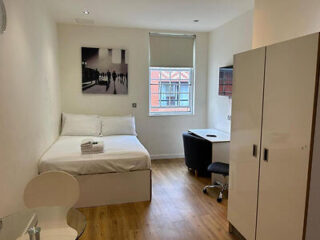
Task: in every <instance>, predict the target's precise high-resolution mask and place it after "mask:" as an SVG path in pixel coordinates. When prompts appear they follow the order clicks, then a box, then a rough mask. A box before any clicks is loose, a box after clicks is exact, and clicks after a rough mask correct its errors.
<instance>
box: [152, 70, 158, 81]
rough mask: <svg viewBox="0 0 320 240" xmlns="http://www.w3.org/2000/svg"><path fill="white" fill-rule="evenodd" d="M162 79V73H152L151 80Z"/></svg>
mask: <svg viewBox="0 0 320 240" xmlns="http://www.w3.org/2000/svg"><path fill="white" fill-rule="evenodd" d="M159 78H160V71H157V70H153V71H151V79H159Z"/></svg>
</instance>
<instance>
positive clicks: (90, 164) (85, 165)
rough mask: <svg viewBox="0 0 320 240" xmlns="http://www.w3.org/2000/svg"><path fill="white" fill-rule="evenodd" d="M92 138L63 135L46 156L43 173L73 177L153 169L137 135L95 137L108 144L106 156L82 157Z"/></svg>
mask: <svg viewBox="0 0 320 240" xmlns="http://www.w3.org/2000/svg"><path fill="white" fill-rule="evenodd" d="M85 138H88V136H61V137H59V138H58V140H57V141H56V142H55V143H54V144H53V145H52V146H51V147H50V148H49V150H48V151H47V152H46V153H45V154H44V155H43V156H42V158H41V160H40V162H39V172H40V173H42V172H46V171H52V170H57V171H65V172H68V173H70V174H73V175H84V174H99V173H110V172H128V171H135V170H145V169H150V168H151V160H150V155H149V153H148V151H147V150H146V149H145V148H144V147H143V145H142V144H141V143H140V142H139V140H138V139H137V137H135V136H127V135H121V136H107V137H92V138H93V139H94V140H97V141H103V142H104V153H98V154H85V155H83V154H81V148H80V144H81V141H82V140H83V139H85Z"/></svg>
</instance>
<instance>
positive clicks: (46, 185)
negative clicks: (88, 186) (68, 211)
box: [24, 171, 80, 208]
mask: <svg viewBox="0 0 320 240" xmlns="http://www.w3.org/2000/svg"><path fill="white" fill-rule="evenodd" d="M79 194H80V188H79V183H78V181H77V179H75V178H74V177H73V176H72V175H70V174H68V173H66V172H60V171H52V172H45V173H42V174H40V175H39V176H37V177H35V178H33V179H32V180H31V181H30V182H29V183H28V184H27V186H26V188H25V190H24V203H25V205H26V207H28V208H37V207H51V206H65V207H72V206H73V205H75V204H76V202H77V201H78V199H79Z"/></svg>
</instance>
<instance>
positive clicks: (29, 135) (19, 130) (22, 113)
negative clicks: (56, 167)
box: [0, 0, 60, 216]
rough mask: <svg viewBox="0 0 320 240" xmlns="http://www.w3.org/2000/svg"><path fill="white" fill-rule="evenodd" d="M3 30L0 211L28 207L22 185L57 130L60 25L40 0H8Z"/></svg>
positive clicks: (0, 48) (34, 171) (0, 40)
mask: <svg viewBox="0 0 320 240" xmlns="http://www.w3.org/2000/svg"><path fill="white" fill-rule="evenodd" d="M4 2H5V5H6V7H7V14H8V27H7V31H6V32H5V33H4V34H3V35H0V53H1V54H0V80H1V87H0V109H1V111H0V133H1V134H0V193H1V194H0V216H4V215H6V214H10V213H12V212H14V211H17V210H18V209H20V208H23V207H24V204H23V190H24V187H25V185H26V184H27V182H28V181H29V180H30V179H31V178H32V177H34V176H35V175H36V174H37V162H38V159H39V158H40V156H41V155H42V153H43V152H44V151H45V150H46V148H47V147H48V146H49V145H50V144H51V143H52V142H53V141H54V140H55V138H56V136H57V134H58V126H59V117H60V116H59V115H60V101H59V81H58V74H57V70H58V65H57V57H56V53H57V51H56V50H57V36H56V25H55V23H54V22H53V21H51V19H49V17H48V15H47V12H46V9H45V8H44V7H43V6H42V1H41V0H29V1H25V0H5V1H4Z"/></svg>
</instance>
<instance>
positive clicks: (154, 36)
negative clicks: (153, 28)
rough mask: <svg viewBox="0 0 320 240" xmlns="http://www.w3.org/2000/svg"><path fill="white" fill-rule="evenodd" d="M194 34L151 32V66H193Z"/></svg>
mask: <svg viewBox="0 0 320 240" xmlns="http://www.w3.org/2000/svg"><path fill="white" fill-rule="evenodd" d="M194 40H195V36H194V35H168V34H159V33H150V66H151V67H193V54H194V53H193V52H194V51H193V47H194Z"/></svg>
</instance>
